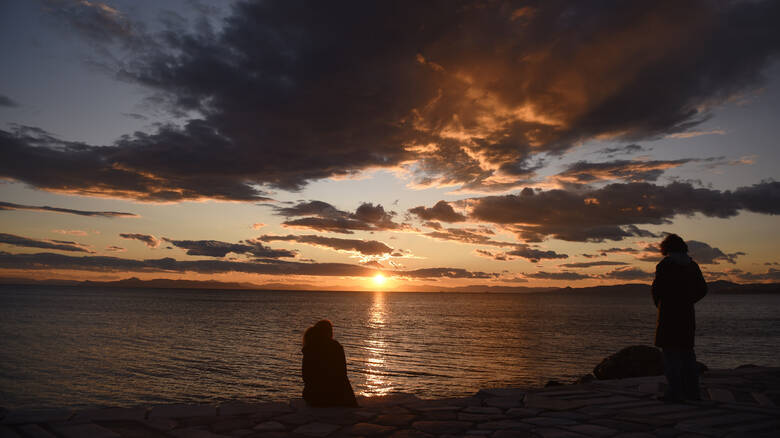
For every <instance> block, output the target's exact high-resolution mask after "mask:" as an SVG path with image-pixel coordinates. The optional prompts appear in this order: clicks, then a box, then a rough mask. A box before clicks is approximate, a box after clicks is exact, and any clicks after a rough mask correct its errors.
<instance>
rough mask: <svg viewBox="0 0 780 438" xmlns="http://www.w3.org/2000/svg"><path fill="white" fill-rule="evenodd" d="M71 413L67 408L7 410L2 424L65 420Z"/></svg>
mask: <svg viewBox="0 0 780 438" xmlns="http://www.w3.org/2000/svg"><path fill="white" fill-rule="evenodd" d="M72 415H73V412H71V411H70V410H69V409H39V410H16V411H9V412H8V413H6V415H5V418H3V421H2V424H25V423H49V422H54V421H66V420H67V419H69V418H70V417H71V416H72Z"/></svg>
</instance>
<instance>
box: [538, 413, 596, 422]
mask: <svg viewBox="0 0 780 438" xmlns="http://www.w3.org/2000/svg"><path fill="white" fill-rule="evenodd" d="M539 416H540V417H554V418H566V419H567V420H576V421H581V420H588V419H590V418H591V417H590V415H585V414H583V413H582V412H574V411H549V412H542V413H541V414H539Z"/></svg>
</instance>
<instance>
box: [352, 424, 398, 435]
mask: <svg viewBox="0 0 780 438" xmlns="http://www.w3.org/2000/svg"><path fill="white" fill-rule="evenodd" d="M392 430H395V427H393V426H384V425H381V424H373V423H357V424H355V425H353V426H352V427H349V428H347V433H349V434H350V435H362V436H376V435H383V434H386V433H388V432H390V431H392Z"/></svg>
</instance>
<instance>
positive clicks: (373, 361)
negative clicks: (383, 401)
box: [360, 292, 393, 397]
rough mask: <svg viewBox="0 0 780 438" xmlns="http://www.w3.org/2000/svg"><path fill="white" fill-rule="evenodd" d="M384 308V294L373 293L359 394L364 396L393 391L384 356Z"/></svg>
mask: <svg viewBox="0 0 780 438" xmlns="http://www.w3.org/2000/svg"><path fill="white" fill-rule="evenodd" d="M386 316H387V310H386V308H385V294H384V292H375V293H374V302H373V304H372V306H371V308H370V309H369V315H368V328H369V336H368V337H366V340H365V350H366V351H368V354H369V356H368V358H367V359H366V368H365V372H366V383H365V389H363V390H362V391H361V392H360V395H364V396H369V397H372V396H380V395H385V394H388V393H390V392H391V390H392V389H393V388H392V386H391V385H390V380H389V379H388V378H387V372H386V364H385V355H386V353H387V343H386V342H385V339H384V337H385V330H384V329H385V319H386Z"/></svg>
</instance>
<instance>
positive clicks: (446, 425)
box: [412, 420, 473, 435]
mask: <svg viewBox="0 0 780 438" xmlns="http://www.w3.org/2000/svg"><path fill="white" fill-rule="evenodd" d="M472 424H473V423H470V422H468V421H435V420H434V421H415V422H414V423H412V427H413V428H415V429H417V430H420V431H423V432H425V433H430V434H434V435H443V434H454V433H459V432H462V431H464V430H466V429H469V428H470V427H471V426H472Z"/></svg>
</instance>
